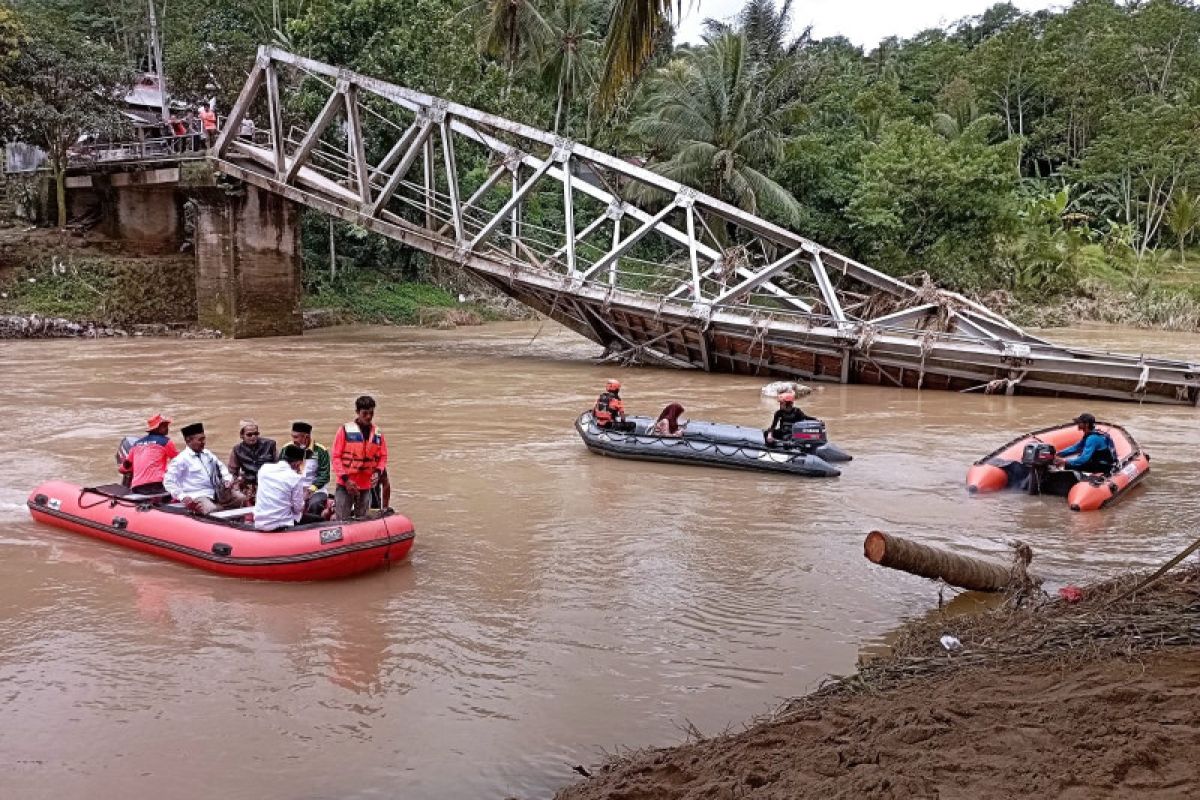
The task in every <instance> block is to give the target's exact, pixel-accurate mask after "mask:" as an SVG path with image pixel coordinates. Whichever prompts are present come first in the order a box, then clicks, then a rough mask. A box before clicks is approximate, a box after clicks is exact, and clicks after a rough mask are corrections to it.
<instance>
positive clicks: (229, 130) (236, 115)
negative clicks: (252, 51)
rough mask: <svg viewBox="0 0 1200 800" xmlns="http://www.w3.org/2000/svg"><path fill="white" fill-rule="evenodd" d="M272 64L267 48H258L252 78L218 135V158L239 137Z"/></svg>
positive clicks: (215, 151)
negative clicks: (243, 123)
mask: <svg viewBox="0 0 1200 800" xmlns="http://www.w3.org/2000/svg"><path fill="white" fill-rule="evenodd" d="M270 63H271V59H270V56H269V55H267V52H266V49H265V48H262V47H260V48H258V56H257V57H256V59H255V61H254V68H253V69H251V70H250V77H248V78H247V79H246V85H245V86H243V87H242V91H241V93H240V94H238V99H237V100H236V101H235V102H234V104H233V108H231V109H230V110H229V116H228V117H226V118H225V127H224V128H223V129H222V130H221V132H220V133H219V134H218V135H217V141H216V143H215V144H214V146H213V152H214V153H215V154H216V156H217V157H218V158H222V157H224V155H225V148H226V147H227V146H228V145H229V140H230V139H232V138H233V137H235V136H237V131H238V129H239V128H240V127H241V124H242V120H243V119H245V117H246V113H247V112H248V111H249V110H250V104H251V103H253V102H254V100H255V98H256V97H257V96H258V92H259V90H260V89H261V88H262V85H263V80H264V78H265V77H266V72H267V65H268V64H270Z"/></svg>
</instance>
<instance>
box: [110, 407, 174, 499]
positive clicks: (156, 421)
mask: <svg viewBox="0 0 1200 800" xmlns="http://www.w3.org/2000/svg"><path fill="white" fill-rule="evenodd" d="M170 429H171V418H170V417H164V416H163V415H162V414H155V415H154V416H153V417H151V418H150V419H148V420H146V435H145V436H143V437H142V438H140V439H138V440H137V441H135V442H134V443H133V446H132V447H130V448H129V455H128V456H126V457H125V461H124V462H123V463H122V464H121V470H120V471H121V473H122V474H123V475H128V476H129V488H130V491H132V492H133V493H134V494H166V493H167V490H166V487H164V486H163V476H164V475H165V474H166V472H167V465H168V464H169V463H170V462H171V459H172V458H174V457H175V456H177V455H179V451H178V450H177V449H175V443H174V442H172V441H171V440H170V438H168V437H169V435H170Z"/></svg>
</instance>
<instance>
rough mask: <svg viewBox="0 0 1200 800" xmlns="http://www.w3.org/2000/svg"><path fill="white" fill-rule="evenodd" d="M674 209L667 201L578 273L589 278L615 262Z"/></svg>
mask: <svg viewBox="0 0 1200 800" xmlns="http://www.w3.org/2000/svg"><path fill="white" fill-rule="evenodd" d="M674 210H675V203H674V202H670V203H668V204H667V205H666V206H664V207H663V210H662V211H659V212H658V213H657V214H655V215H654V216H653V217H651V218H650V219H648V220H646V221H645V222H643V223H642V225H641V227H639V228H638V229H637V230H636V231H634V232H633V233H632V234H630V235H629V238H628V239H626V240H624V241H623V242H621V243H620V244H618V245H615V246H614V247H613V249H612V250H609V251H608V252H607V253H605V254H604V255H602V256H600V258H599V259H598V260H597V261H596V263H594V264H592V265H591V266H590V267H588V268H587V269H586V270H585V271H584V272H582V273H580V274H581V275H582V276H583V277H584V278H585V279H586V278H590V277H592V276H593V275H595V274H596V273H597V272H599V271H600V270H602V269H604V268H605V267H607V266H608V265H609V264H615V263H616V261H617V259H619V258H620V257H621V256H623V255H625V254H626V253H627V252H629V248H631V247H633V246H634V245H635V244H637V243H638V241H639V240H641V238H642V237H643V236H645V235H646V234H647V233H649V232H650V230H651V229H652V228H653V227H654V226H655V225H657V224H658V223H660V222H662V221H663V220H664V219H666V218H667V215H668V214H670V213H671V212H672V211H674Z"/></svg>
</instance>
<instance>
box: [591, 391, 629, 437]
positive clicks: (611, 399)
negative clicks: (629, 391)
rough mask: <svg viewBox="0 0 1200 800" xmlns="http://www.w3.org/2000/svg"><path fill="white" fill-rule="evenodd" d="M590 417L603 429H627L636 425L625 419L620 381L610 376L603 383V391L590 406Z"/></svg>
mask: <svg viewBox="0 0 1200 800" xmlns="http://www.w3.org/2000/svg"><path fill="white" fill-rule="evenodd" d="M592 417H593V418H594V419H595V420H596V427H598V428H602V429H604V430H613V431H628V430H633V429H634V428H635V427H636V426H634V425H633V424H631V423H629V422H626V421H625V403H624V402H623V401H622V400H621V382H620V381H619V380H617V379H616V378H610V379H609V380H608V383H606V384H605V385H604V391H603V392H601V393H600V397H599V398H597V400H596V405H595V406H593V407H592Z"/></svg>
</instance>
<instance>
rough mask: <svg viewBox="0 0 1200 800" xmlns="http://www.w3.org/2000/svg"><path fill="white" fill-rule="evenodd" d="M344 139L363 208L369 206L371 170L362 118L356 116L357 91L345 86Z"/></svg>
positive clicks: (350, 85) (351, 86) (352, 86)
mask: <svg viewBox="0 0 1200 800" xmlns="http://www.w3.org/2000/svg"><path fill="white" fill-rule="evenodd" d="M346 137H347V138H348V139H349V140H350V142H349V144H350V158H351V160H352V161H353V162H354V163H353V165H352V166H353V167H354V180H355V183H357V184H358V197H359V199H360V200H361V201H362V204H363V206H364V207H365V206H370V205H371V169H370V165H369V164H367V143H366V136H365V135H364V134H363V127H362V118H361V117H360V116H359V114H358V89H357V88H356V87H355V86H354V84H353V83H351V84H349V85H347V86H346Z"/></svg>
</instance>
